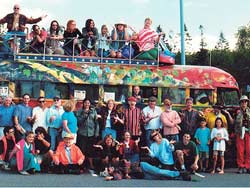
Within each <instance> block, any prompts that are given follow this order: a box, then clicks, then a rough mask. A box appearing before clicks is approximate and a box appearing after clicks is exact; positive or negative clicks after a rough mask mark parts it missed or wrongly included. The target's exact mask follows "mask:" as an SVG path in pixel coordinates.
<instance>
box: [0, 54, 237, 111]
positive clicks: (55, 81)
mask: <svg viewBox="0 0 250 188" xmlns="http://www.w3.org/2000/svg"><path fill="white" fill-rule="evenodd" d="M0 72H1V74H0V95H2V96H6V95H11V96H13V97H14V98H15V100H18V99H19V98H20V97H21V96H22V94H24V93H29V94H31V96H32V98H33V99H34V101H35V99H36V98H37V97H39V96H45V97H46V98H47V99H48V101H52V100H51V99H52V98H53V97H54V96H55V95H59V96H61V98H62V99H70V98H75V99H77V100H82V99H83V98H85V97H88V98H90V99H91V100H92V101H95V102H96V103H98V102H105V101H106V100H107V99H109V98H113V99H114V100H115V101H116V102H117V103H124V102H126V100H125V99H126V98H127V97H128V96H130V95H131V94H132V89H133V86H140V88H141V94H142V97H143V99H144V102H145V104H146V103H147V99H148V98H149V97H150V96H151V95H152V89H153V88H154V89H157V98H158V104H159V105H160V104H161V103H162V101H163V99H164V98H166V97H168V98H169V99H171V100H172V102H173V106H174V107H175V108H180V107H182V106H184V103H185V98H186V97H193V98H194V105H195V107H197V108H205V107H211V105H213V104H215V103H216V102H218V101H219V102H223V104H224V105H225V106H227V107H235V106H238V97H239V87H238V84H237V82H236V80H235V78H234V77H233V76H232V75H230V74H229V73H227V72H225V71H223V70H221V69H218V68H215V67H209V66H187V65H186V66H183V65H173V64H171V65H166V64H164V65H162V64H160V63H159V61H154V60H137V59H112V58H99V57H79V56H77V57H69V56H58V55H57V56H56V55H45V54H30V53H17V54H14V56H13V58H8V59H5V60H2V61H1V62H0ZM33 105H35V104H33Z"/></svg>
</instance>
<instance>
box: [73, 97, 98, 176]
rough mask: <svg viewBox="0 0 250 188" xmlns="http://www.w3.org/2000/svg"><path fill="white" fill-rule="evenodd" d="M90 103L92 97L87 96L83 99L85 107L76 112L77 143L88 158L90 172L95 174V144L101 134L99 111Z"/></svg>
mask: <svg viewBox="0 0 250 188" xmlns="http://www.w3.org/2000/svg"><path fill="white" fill-rule="evenodd" d="M90 105H91V102H90V99H88V98H85V99H84V100H83V108H82V109H80V110H78V111H77V112H76V118H77V125H78V131H77V141H76V144H77V146H78V147H79V148H80V149H81V151H82V153H84V155H85V156H86V158H87V159H88V162H89V172H90V173H91V174H92V175H94V163H93V157H94V156H95V151H94V149H93V145H94V144H96V141H97V137H98V136H99V123H98V117H97V112H96V110H95V109H94V108H91V106H90Z"/></svg>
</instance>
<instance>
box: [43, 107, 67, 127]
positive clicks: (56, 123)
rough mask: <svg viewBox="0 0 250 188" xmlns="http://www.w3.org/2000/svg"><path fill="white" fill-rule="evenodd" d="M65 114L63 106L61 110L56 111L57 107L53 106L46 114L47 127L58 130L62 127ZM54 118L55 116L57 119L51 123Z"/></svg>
mask: <svg viewBox="0 0 250 188" xmlns="http://www.w3.org/2000/svg"><path fill="white" fill-rule="evenodd" d="M63 113H64V110H63V107H62V106H60V107H59V109H56V107H55V106H51V107H50V108H49V109H48V111H47V113H46V124H47V127H51V128H57V129H58V128H60V127H62V114H63ZM52 116H55V117H56V119H55V120H53V121H52V122H50V121H49V120H50V118H51V117H52Z"/></svg>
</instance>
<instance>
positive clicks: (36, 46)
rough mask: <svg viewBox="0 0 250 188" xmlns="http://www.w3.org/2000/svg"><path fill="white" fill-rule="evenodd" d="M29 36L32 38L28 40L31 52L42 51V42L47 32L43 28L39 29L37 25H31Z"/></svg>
mask: <svg viewBox="0 0 250 188" xmlns="http://www.w3.org/2000/svg"><path fill="white" fill-rule="evenodd" d="M30 37H31V39H32V41H31V42H30V51H31V52H33V53H41V54H42V53H44V52H45V51H44V44H45V41H46V38H47V32H46V31H45V30H44V29H40V27H39V26H38V25H33V26H32V32H31V33H30Z"/></svg>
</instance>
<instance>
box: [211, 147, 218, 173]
mask: <svg viewBox="0 0 250 188" xmlns="http://www.w3.org/2000/svg"><path fill="white" fill-rule="evenodd" d="M213 159H214V162H213V170H212V172H211V174H214V173H215V168H216V164H217V154H216V152H215V151H214V155H213Z"/></svg>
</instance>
